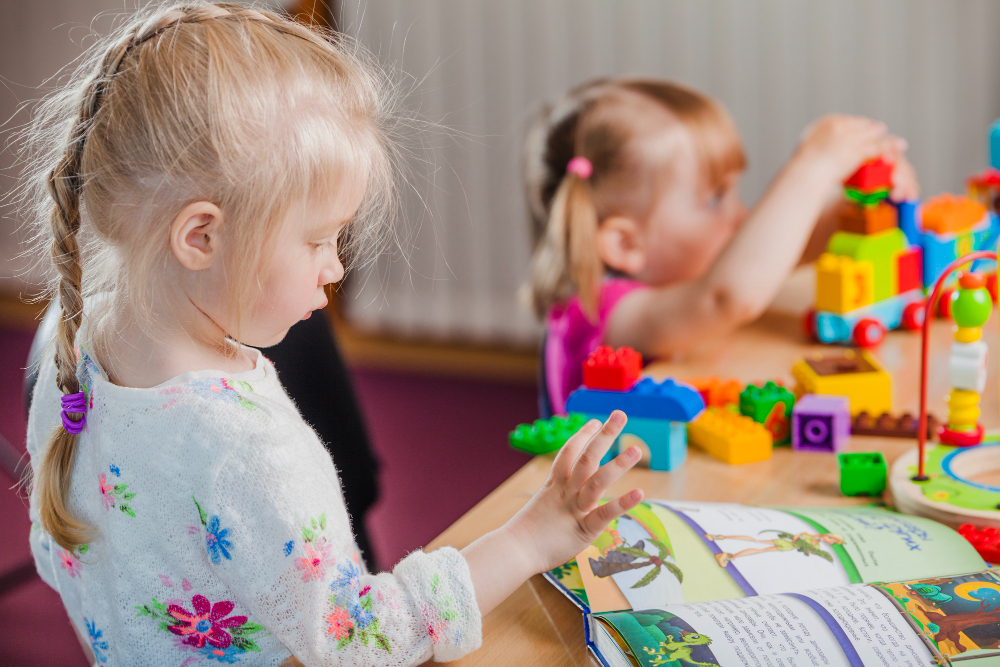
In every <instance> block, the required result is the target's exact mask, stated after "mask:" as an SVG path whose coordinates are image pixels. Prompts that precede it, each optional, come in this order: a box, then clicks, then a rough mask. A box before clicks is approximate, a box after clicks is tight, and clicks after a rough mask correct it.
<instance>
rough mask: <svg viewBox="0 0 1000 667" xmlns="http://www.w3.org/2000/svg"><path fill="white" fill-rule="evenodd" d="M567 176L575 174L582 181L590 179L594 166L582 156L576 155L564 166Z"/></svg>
mask: <svg viewBox="0 0 1000 667" xmlns="http://www.w3.org/2000/svg"><path fill="white" fill-rule="evenodd" d="M566 173H567V174H576V175H577V176H579V177H580V178H582V179H583V180H587V179H588V178H590V175H591V174H593V173H594V165H593V163H592V162H591V161H590V160H588V159H587V158H585V157H583V156H582V155H578V156H576V157H575V158H573V159H572V160H570V161H569V164H567V165H566Z"/></svg>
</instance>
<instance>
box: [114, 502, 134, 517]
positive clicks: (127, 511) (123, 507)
mask: <svg viewBox="0 0 1000 667" xmlns="http://www.w3.org/2000/svg"><path fill="white" fill-rule="evenodd" d="M118 509H120V510H121V511H122V512H124V513H125V514H128V515H129V516H130V517H132V518H133V519H134V518H135V512H134V511H132V508H131V507H129V506H128V505H126V504H125V503H122V504H121V505H119V506H118Z"/></svg>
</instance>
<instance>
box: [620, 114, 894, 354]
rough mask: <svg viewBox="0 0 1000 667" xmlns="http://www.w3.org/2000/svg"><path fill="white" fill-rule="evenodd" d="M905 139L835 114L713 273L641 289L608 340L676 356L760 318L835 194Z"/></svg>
mask: <svg viewBox="0 0 1000 667" xmlns="http://www.w3.org/2000/svg"><path fill="white" fill-rule="evenodd" d="M903 150H905V142H903V140H901V139H899V138H897V137H893V136H891V135H889V134H888V133H887V132H886V128H885V125H883V124H882V123H878V122H876V121H872V120H869V119H867V118H858V117H852V116H827V117H824V118H821V119H820V120H819V121H817V122H816V123H814V124H813V125H812V126H811V127H810V128H809V129H808V130H807V131H806V133H805V136H804V138H803V140H802V142H801V143H800V144H799V147H798V149H797V150H796V152H795V154H794V155H793V157H792V159H791V160H790V161H789V162H788V163H787V164H786V165H785V166H784V168H782V170H781V171H780V172H779V173H778V175H777V177H775V179H774V181H772V183H771V185H770V186H769V187H768V189H767V191H766V192H765V193H764V195H763V196H762V197H761V199H760V201H759V202H758V203H757V205H756V206H755V207H754V208H753V210H752V211H751V212H750V214H749V216H748V217H747V220H746V221H745V222H744V223H743V225H742V227H741V228H740V229H739V231H738V232H737V233H736V235H735V236H734V237H733V239H732V241H731V242H730V243H729V245H728V246H727V247H726V248H725V249H724V250H723V251H722V253H721V254H720V255H719V257H718V259H717V260H716V262H715V264H714V265H713V266H712V267H711V269H709V271H708V273H707V274H706V275H705V276H704V277H702V278H700V279H698V280H695V281H692V282H689V283H685V284H682V285H670V286H665V287H654V288H651V289H646V290H636V291H635V292H633V293H631V294H629V295H628V296H626V297H625V298H623V299H622V301H621V302H620V303H619V304H618V306H617V307H616V308H615V310H614V312H613V314H612V316H611V319H610V321H609V323H608V328H607V330H606V332H605V342H607V343H609V344H611V345H615V346H618V345H631V346H633V347H635V348H636V349H638V350H639V351H641V352H643V353H644V354H648V355H653V356H668V355H670V354H672V353H675V352H677V351H679V350H681V349H684V348H686V347H688V346H690V345H691V344H693V343H695V342H696V341H698V340H700V339H702V338H704V337H706V336H711V335H714V334H718V333H721V332H723V331H726V330H728V329H731V328H733V327H736V326H739V325H740V324H744V323H746V322H749V321H751V320H753V319H755V318H757V317H758V316H759V315H760V314H761V313H763V311H764V309H765V308H767V306H768V305H769V304H770V303H771V301H772V300H773V298H774V296H775V295H776V294H777V291H778V289H779V288H780V287H781V284H782V282H783V281H784V280H785V278H786V277H787V276H788V274H789V273H791V271H792V269H793V268H795V266H796V265H797V264H798V262H799V259H800V258H801V257H802V255H803V252H804V251H805V249H806V244H807V242H808V241H809V239H810V236H811V234H812V232H813V229H814V227H815V225H816V221H817V220H818V219H819V218H820V215H821V213H822V212H823V209H824V206H825V204H826V203H827V201H828V197H829V196H830V193H831V191H832V190H833V189H834V188H835V187H836V186H837V184H838V183H839V182H840V181H841V180H842V179H844V178H846V177H847V176H849V175H850V174H851V172H852V171H854V170H855V169H856V168H857V167H858V166H859V165H860V164H861V163H862V162H864V161H865V160H867V159H870V158H873V157H876V156H878V155H890V156H895V155H900V154H901V153H902V151H903Z"/></svg>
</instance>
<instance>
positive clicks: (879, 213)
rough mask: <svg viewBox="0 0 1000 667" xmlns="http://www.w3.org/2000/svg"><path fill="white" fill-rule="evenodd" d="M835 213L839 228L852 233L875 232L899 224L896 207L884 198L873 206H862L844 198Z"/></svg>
mask: <svg viewBox="0 0 1000 667" xmlns="http://www.w3.org/2000/svg"><path fill="white" fill-rule="evenodd" d="M837 215H838V216H839V219H840V229H841V230H843V231H845V232H851V233H854V234H877V233H879V232H884V231H885V230H887V229H892V228H893V227H896V226H898V224H899V214H898V213H897V212H896V207H895V206H893V205H892V204H890V203H889V202H887V201H885V200H882V201H880V202H878V203H877V204H875V205H874V206H862V205H861V204H858V203H856V202H853V201H851V200H849V199H845V200H844V201H842V202H841V203H840V208H839V209H838V210H837Z"/></svg>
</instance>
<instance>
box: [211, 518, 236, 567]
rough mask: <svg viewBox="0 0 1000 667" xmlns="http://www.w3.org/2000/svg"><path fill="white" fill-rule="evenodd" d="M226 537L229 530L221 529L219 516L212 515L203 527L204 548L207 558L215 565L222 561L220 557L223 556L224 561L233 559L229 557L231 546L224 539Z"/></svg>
mask: <svg viewBox="0 0 1000 667" xmlns="http://www.w3.org/2000/svg"><path fill="white" fill-rule="evenodd" d="M227 535H229V529H228V528H222V527H221V525H220V523H219V516H218V515H217V514H213V515H212V516H211V517H209V519H208V523H207V524H206V525H205V546H206V547H207V548H208V555H209V557H210V558H211V559H212V562H213V563H215V564H216V565H218V564H219V562H220V561H221V560H222V558H221V557H222V556H225V557H226V560H232V558H233V557H232V556H230V555H229V550H230V549H231V548H232V547H233V545H232V543H230V541H229V540H227V539H226V536H227Z"/></svg>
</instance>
